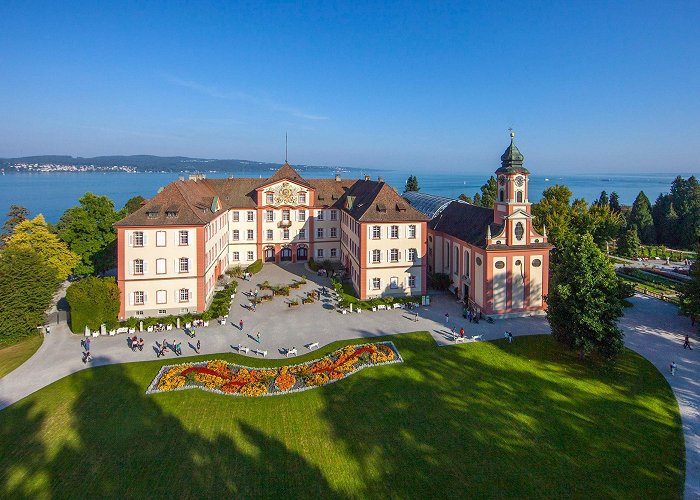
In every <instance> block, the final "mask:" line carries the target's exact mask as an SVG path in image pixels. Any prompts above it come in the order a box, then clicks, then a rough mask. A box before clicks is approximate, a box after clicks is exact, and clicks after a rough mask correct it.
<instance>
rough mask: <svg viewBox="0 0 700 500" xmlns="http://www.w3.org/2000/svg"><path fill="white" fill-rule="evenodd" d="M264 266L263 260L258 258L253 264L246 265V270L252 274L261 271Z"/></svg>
mask: <svg viewBox="0 0 700 500" xmlns="http://www.w3.org/2000/svg"><path fill="white" fill-rule="evenodd" d="M262 268H263V261H262V260H260V259H258V260H256V261H255V262H253V263H252V264H251V265H249V266H248V267H246V269H245V270H246V271H247V272H249V273H251V274H257V273H259V272H260V271H262Z"/></svg>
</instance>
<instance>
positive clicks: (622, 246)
mask: <svg viewBox="0 0 700 500" xmlns="http://www.w3.org/2000/svg"><path fill="white" fill-rule="evenodd" d="M617 253H619V254H620V255H622V256H623V257H630V258H635V257H636V256H637V255H639V234H638V233H637V228H636V227H635V226H632V227H631V228H629V229H627V230H626V231H625V232H624V233H622V236H621V237H620V238H619V239H618V240H617Z"/></svg>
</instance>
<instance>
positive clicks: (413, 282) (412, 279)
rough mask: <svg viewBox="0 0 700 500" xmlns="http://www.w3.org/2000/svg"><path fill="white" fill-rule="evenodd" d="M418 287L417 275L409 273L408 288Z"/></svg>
mask: <svg viewBox="0 0 700 500" xmlns="http://www.w3.org/2000/svg"><path fill="white" fill-rule="evenodd" d="M415 287H416V277H415V276H414V275H412V274H409V275H408V288H415Z"/></svg>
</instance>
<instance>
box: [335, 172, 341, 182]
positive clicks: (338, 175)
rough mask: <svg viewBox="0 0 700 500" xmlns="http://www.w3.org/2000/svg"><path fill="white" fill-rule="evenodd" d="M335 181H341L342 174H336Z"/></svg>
mask: <svg viewBox="0 0 700 500" xmlns="http://www.w3.org/2000/svg"><path fill="white" fill-rule="evenodd" d="M335 182H340V174H335Z"/></svg>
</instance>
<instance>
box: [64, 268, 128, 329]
mask: <svg viewBox="0 0 700 500" xmlns="http://www.w3.org/2000/svg"><path fill="white" fill-rule="evenodd" d="M66 300H67V301H68V305H69V307H70V319H71V321H70V323H71V324H70V327H71V330H72V331H73V333H81V332H83V331H84V330H85V326H86V325H87V326H88V328H90V330H97V329H99V328H100V325H101V324H102V323H106V322H107V321H109V320H113V319H116V317H117V314H119V287H117V282H116V281H115V279H114V278H96V277H93V276H90V277H88V278H84V279H82V280H80V281H76V282H75V283H72V284H71V285H70V286H69V287H68V289H67V290H66Z"/></svg>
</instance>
